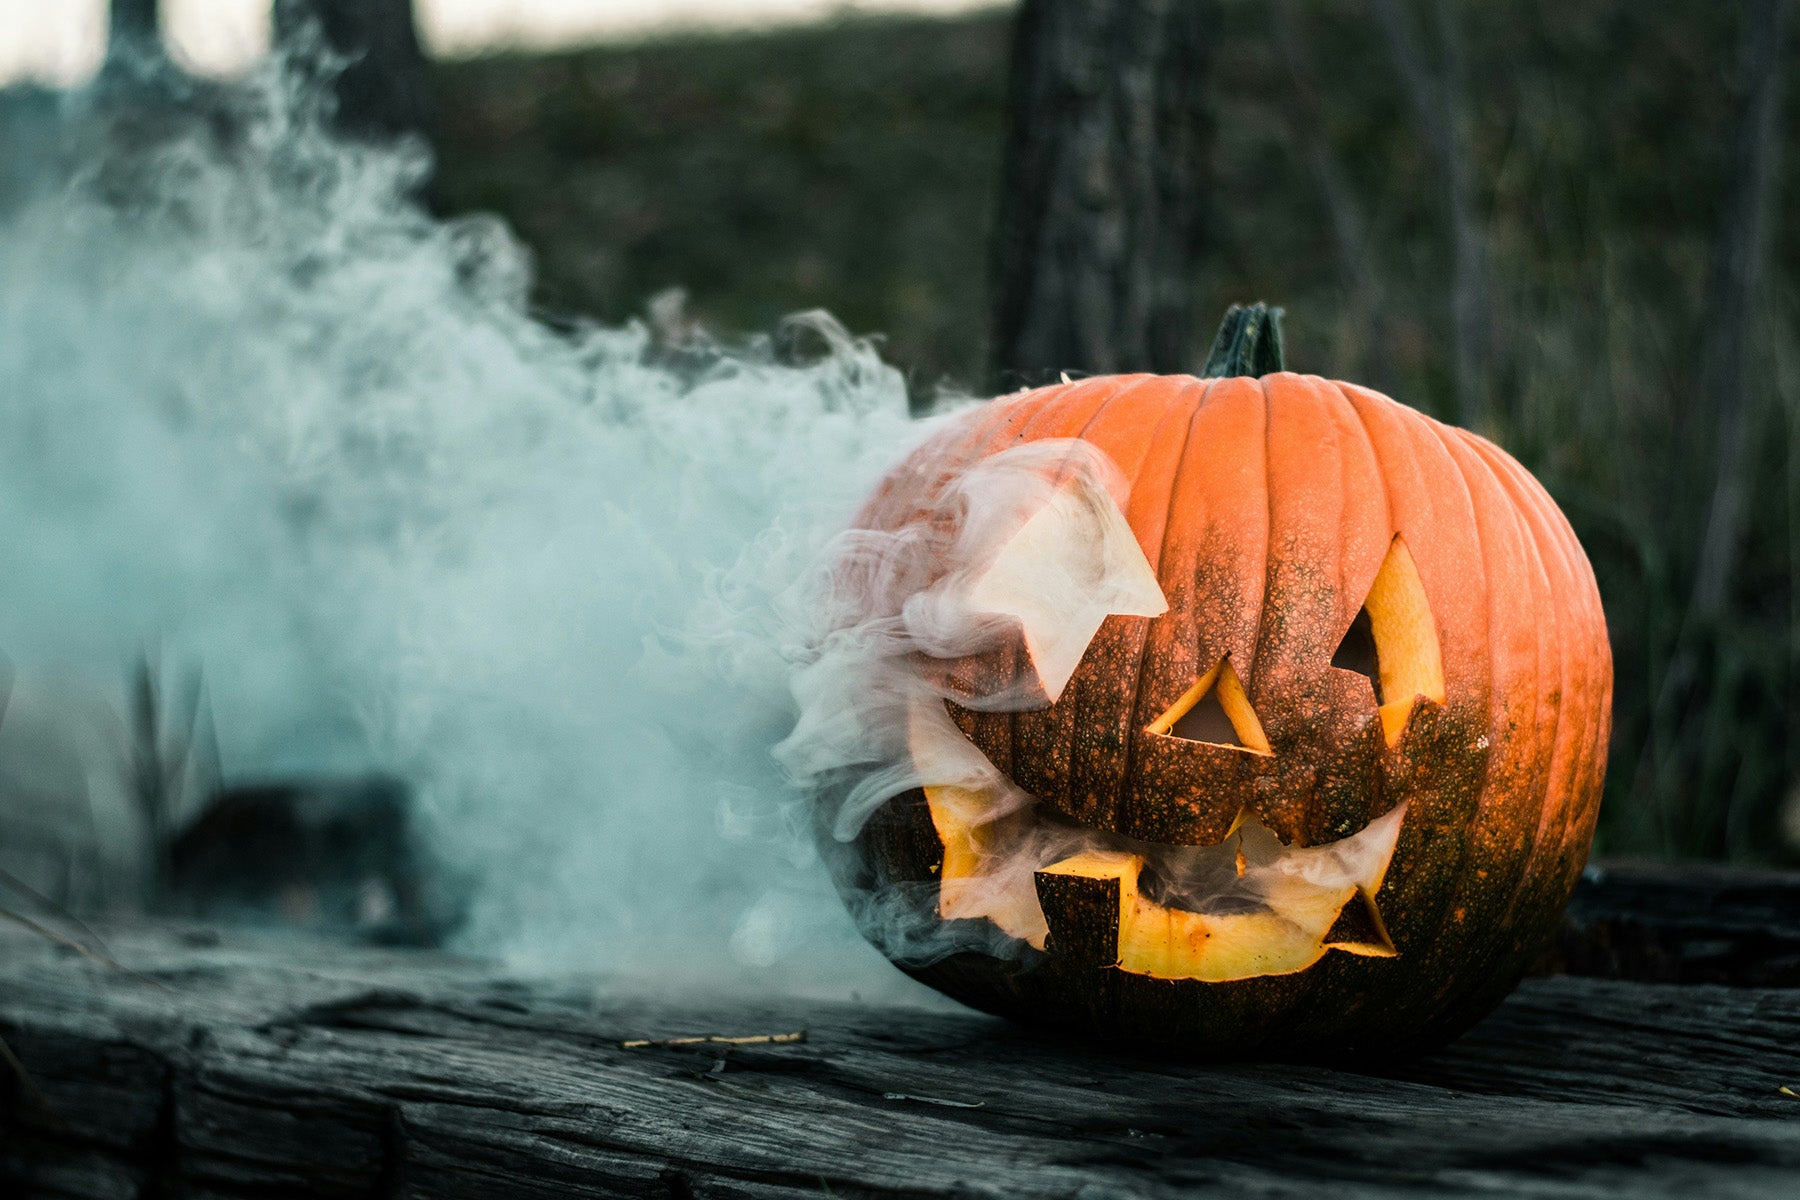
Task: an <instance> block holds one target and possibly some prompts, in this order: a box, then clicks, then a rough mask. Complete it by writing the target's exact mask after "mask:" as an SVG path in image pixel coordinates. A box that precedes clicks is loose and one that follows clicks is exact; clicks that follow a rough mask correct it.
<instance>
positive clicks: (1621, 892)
mask: <svg viewBox="0 0 1800 1200" xmlns="http://www.w3.org/2000/svg"><path fill="white" fill-rule="evenodd" d="M1547 966H1549V967H1550V968H1551V969H1552V970H1553V971H1555V972H1556V973H1567V974H1572V975H1598V976H1602V977H1604V978H1608V979H1635V980H1638V981H1641V982H1646V983H1728V984H1736V985H1739V986H1744V987H1800V872H1795V871H1758V870H1747V869H1744V868H1742V867H1718V866H1697V865H1692V864H1683V865H1681V866H1669V865H1659V864H1649V863H1642V864H1640V863H1603V864H1600V865H1598V866H1593V867H1589V868H1588V870H1587V873H1586V874H1585V875H1584V876H1583V878H1582V881H1581V886H1580V887H1579V888H1577V889H1576V892H1575V898H1574V899H1573V900H1572V901H1571V902H1570V904H1569V908H1568V912H1567V913H1566V914H1565V916H1564V918H1563V927H1562V930H1561V933H1560V935H1559V936H1558V938H1557V945H1556V949H1555V952H1554V954H1553V955H1552V958H1551V960H1550V962H1549V963H1548V964H1547ZM1797 1090H1800V1089H1797ZM1796 1194H1800V1189H1797V1191H1796Z"/></svg>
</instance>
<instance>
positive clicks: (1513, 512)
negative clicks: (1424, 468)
mask: <svg viewBox="0 0 1800 1200" xmlns="http://www.w3.org/2000/svg"><path fill="white" fill-rule="evenodd" d="M1459 440H1460V439H1459ZM1459 449H1460V451H1461V454H1459V455H1458V465H1459V466H1460V467H1461V468H1462V469H1463V470H1464V472H1465V475H1466V474H1467V472H1468V471H1470V470H1472V469H1480V470H1482V471H1484V472H1485V474H1486V476H1487V478H1488V480H1489V481H1490V482H1491V484H1492V486H1493V487H1494V488H1495V489H1496V490H1497V491H1498V492H1499V493H1500V494H1501V496H1502V497H1503V498H1504V499H1505V500H1506V501H1508V503H1507V504H1505V505H1504V506H1502V507H1504V508H1505V509H1506V511H1507V513H1508V515H1509V516H1510V518H1511V520H1512V521H1513V522H1514V524H1515V526H1516V527H1517V529H1518V537H1519V543H1520V546H1521V548H1522V550H1523V552H1524V557H1525V559H1526V561H1527V562H1528V564H1529V565H1530V566H1531V567H1532V568H1534V571H1533V576H1534V577H1533V581H1532V582H1533V587H1534V590H1535V589H1537V588H1541V589H1542V594H1543V595H1544V596H1545V597H1548V596H1549V595H1550V594H1552V590H1553V588H1554V582H1553V581H1552V580H1551V578H1550V574H1549V570H1548V568H1547V566H1546V565H1545V563H1544V558H1543V554H1542V551H1541V549H1540V547H1539V545H1538V538H1537V531H1536V529H1535V528H1533V527H1531V526H1530V525H1529V524H1528V523H1527V521H1526V516H1525V514H1524V513H1523V512H1521V511H1520V509H1519V506H1518V500H1517V497H1516V495H1515V494H1514V493H1513V490H1512V489H1511V488H1509V487H1507V485H1506V482H1505V480H1504V479H1502V478H1501V477H1500V475H1499V473H1498V472H1496V471H1495V470H1494V468H1493V464H1492V463H1490V462H1489V461H1488V459H1487V456H1486V455H1484V454H1483V453H1482V452H1481V450H1480V447H1479V446H1476V445H1472V444H1470V443H1468V442H1466V441H1465V442H1463V443H1462V445H1461V446H1460V447H1459ZM1465 455H1466V456H1467V457H1468V458H1470V459H1473V464H1467V465H1466V464H1465V463H1464V460H1463V456H1465ZM1536 600H1537V598H1536V597H1534V598H1533V603H1532V605H1531V609H1532V611H1533V612H1534V613H1536V614H1537V615H1538V618H1539V621H1540V622H1545V623H1549V624H1550V625H1551V626H1552V629H1553V632H1554V634H1555V637H1554V638H1553V639H1551V640H1550V642H1549V643H1548V644H1549V645H1552V646H1554V653H1555V655H1556V685H1557V688H1558V693H1559V696H1560V693H1561V690H1562V689H1563V688H1564V687H1565V686H1566V684H1567V673H1566V667H1567V661H1566V657H1565V655H1564V653H1563V647H1562V634H1563V630H1562V625H1561V623H1560V622H1559V621H1558V619H1557V614H1556V611H1555V607H1554V606H1553V605H1551V604H1548V603H1538V602H1536ZM1544 633H1545V630H1544V629H1543V627H1542V625H1541V624H1540V625H1539V626H1538V627H1536V628H1534V629H1533V631H1532V656H1533V659H1534V661H1535V663H1536V668H1535V670H1534V672H1533V675H1534V683H1535V684H1536V686H1535V687H1534V688H1533V689H1532V712H1533V728H1534V729H1537V730H1542V729H1543V728H1544V727H1545V724H1546V722H1545V718H1544V683H1545V670H1544V667H1545V662H1544V652H1545V647H1546V644H1547V643H1546V639H1545V636H1544ZM1562 711H1563V706H1562V704H1561V703H1560V702H1559V703H1558V704H1557V705H1555V707H1554V708H1553V709H1552V711H1551V713H1550V716H1549V721H1548V725H1549V728H1550V730H1551V734H1550V737H1549V738H1548V741H1549V744H1550V747H1551V749H1550V753H1549V754H1548V755H1545V754H1542V753H1536V754H1533V755H1532V761H1531V783H1530V791H1529V793H1528V795H1530V796H1531V797H1533V798H1535V799H1536V800H1537V814H1538V820H1537V826H1536V828H1535V829H1534V830H1533V831H1532V837H1531V842H1530V845H1529V848H1528V849H1526V851H1525V857H1524V864H1523V868H1522V869H1521V870H1520V871H1519V872H1518V873H1517V876H1516V878H1515V880H1514V883H1513V889H1512V894H1511V895H1509V896H1508V897H1507V900H1506V904H1505V906H1504V907H1503V908H1502V909H1501V910H1500V915H1499V917H1498V919H1497V920H1496V921H1495V922H1494V925H1493V930H1494V936H1495V937H1496V938H1498V939H1500V940H1505V939H1506V938H1507V936H1508V935H1509V933H1510V929H1511V924H1512V917H1513V914H1514V913H1515V912H1516V911H1517V909H1518V907H1519V904H1520V902H1521V900H1524V899H1526V898H1527V896H1528V895H1529V894H1531V893H1533V892H1535V891H1537V890H1540V889H1541V888H1542V887H1543V886H1544V884H1545V883H1546V882H1547V881H1546V880H1542V879H1539V878H1538V877H1537V875H1536V871H1537V870H1538V865H1539V863H1540V862H1541V861H1542V858H1543V855H1544V849H1545V845H1546V843H1547V842H1548V841H1549V836H1550V833H1551V831H1552V829H1553V828H1554V827H1555V820H1556V817H1557V812H1556V810H1558V809H1561V808H1563V806H1562V805H1556V804H1552V803H1550V781H1551V775H1552V771H1553V769H1554V766H1555V763H1556V758H1557V752H1558V748H1559V746H1560V744H1561V740H1562V738H1563V737H1565V736H1566V735H1567V733H1568V729H1567V727H1566V725H1565V724H1564V722H1563V720H1562ZM1556 841H1557V845H1558V846H1560V845H1561V837H1560V834H1559V836H1558V837H1557V839H1556Z"/></svg>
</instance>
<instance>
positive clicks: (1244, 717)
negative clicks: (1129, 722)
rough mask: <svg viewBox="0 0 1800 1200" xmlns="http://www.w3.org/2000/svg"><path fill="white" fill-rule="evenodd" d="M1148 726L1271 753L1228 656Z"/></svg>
mask: <svg viewBox="0 0 1800 1200" xmlns="http://www.w3.org/2000/svg"><path fill="white" fill-rule="evenodd" d="M1148 729H1149V732H1151V733H1160V734H1166V735H1168V736H1169V737H1177V738H1181V739H1183V740H1185V741H1190V742H1206V743H1208V744H1210V745H1214V746H1231V747H1233V748H1234V749H1238V750H1248V751H1250V752H1251V753H1253V754H1269V753H1271V751H1270V749H1269V739H1268V736H1267V735H1266V734H1265V733H1264V732H1263V727H1262V721H1261V720H1259V719H1258V718H1257V715H1256V710H1255V709H1254V708H1252V707H1251V706H1250V697H1249V695H1248V694H1247V693H1246V692H1245V691H1244V685H1243V683H1242V682H1240V681H1239V679H1238V677H1237V672H1236V671H1234V670H1232V668H1231V660H1230V659H1229V658H1221V659H1220V660H1219V661H1218V662H1216V663H1214V664H1213V668H1212V670H1210V671H1208V672H1207V673H1206V674H1204V675H1202V676H1201V677H1200V678H1199V679H1197V680H1195V681H1194V686H1193V687H1191V688H1189V689H1188V690H1187V691H1185V692H1183V693H1182V695H1181V698H1180V699H1179V700H1177V701H1175V703H1174V704H1171V705H1170V706H1169V708H1168V710H1167V711H1166V712H1164V713H1163V714H1162V716H1160V717H1158V718H1156V720H1154V721H1152V722H1150V725H1149V726H1148Z"/></svg>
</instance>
